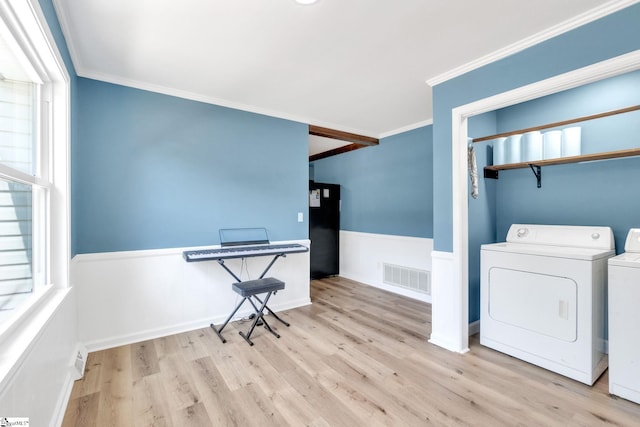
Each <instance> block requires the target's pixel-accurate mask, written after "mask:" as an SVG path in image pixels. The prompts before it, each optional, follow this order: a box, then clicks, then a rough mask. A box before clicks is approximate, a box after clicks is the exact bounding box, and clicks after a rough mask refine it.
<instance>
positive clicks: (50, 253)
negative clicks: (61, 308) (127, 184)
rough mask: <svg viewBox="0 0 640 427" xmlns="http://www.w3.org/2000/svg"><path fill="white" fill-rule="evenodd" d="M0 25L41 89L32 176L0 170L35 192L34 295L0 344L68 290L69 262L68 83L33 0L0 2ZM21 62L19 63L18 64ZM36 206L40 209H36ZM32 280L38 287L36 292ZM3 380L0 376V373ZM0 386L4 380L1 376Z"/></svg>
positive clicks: (0, 335) (0, 330)
mask: <svg viewBox="0 0 640 427" xmlns="http://www.w3.org/2000/svg"><path fill="white" fill-rule="evenodd" d="M0 19H1V20H2V23H3V25H4V27H6V30H8V33H9V34H10V35H11V37H13V39H14V41H15V42H16V43H17V45H18V47H19V48H20V50H21V52H22V54H23V55H24V58H21V59H22V60H24V61H27V62H26V64H29V65H30V66H31V69H27V72H28V73H29V74H30V77H31V79H32V80H34V81H36V82H38V83H41V86H40V90H39V92H40V93H39V96H38V97H37V98H38V102H37V107H36V108H37V111H38V112H37V124H36V125H35V126H36V131H37V134H38V135H37V138H38V149H37V156H36V157H35V158H34V161H35V163H36V164H35V165H34V172H35V174H34V175H29V174H27V173H24V172H20V171H17V170H15V169H13V168H10V167H8V166H6V165H3V164H0V177H1V178H3V179H8V180H11V181H15V182H21V183H24V184H28V185H30V186H31V187H32V190H33V193H32V194H33V199H34V200H33V203H34V207H33V222H32V227H33V237H32V239H33V241H32V247H33V259H32V276H33V280H34V291H33V294H32V296H31V298H29V300H28V302H26V303H25V304H23V305H22V306H20V307H18V308H17V309H16V310H15V313H14V315H13V316H12V317H11V319H9V320H8V321H7V322H4V323H3V324H1V325H0V342H2V341H4V340H5V339H9V337H11V336H12V335H14V334H15V333H22V332H23V331H22V329H24V328H28V325H29V323H30V321H32V320H33V319H35V318H36V317H37V316H38V314H39V312H40V311H41V308H42V307H43V305H44V303H45V301H46V300H49V299H51V298H53V294H54V293H55V291H56V290H64V289H67V288H69V287H70V285H69V261H70V201H69V194H70V191H69V188H70V184H69V182H70V179H69V176H70V162H69V157H70V155H69V137H70V86H71V85H70V77H69V74H68V72H67V70H66V67H65V65H64V61H63V59H62V56H61V55H60V52H59V51H58V49H57V46H56V43H55V39H54V37H53V35H52V34H51V31H50V30H49V27H48V23H47V20H46V18H45V16H44V14H43V12H42V10H41V9H40V5H39V3H38V1H37V0H0ZM21 62H22V61H21ZM36 204H38V205H39V206H37V207H36V206H35V205H36ZM36 280H37V281H38V282H39V285H38V286H36V285H35V283H36ZM0 374H1V372H0ZM0 380H2V375H0Z"/></svg>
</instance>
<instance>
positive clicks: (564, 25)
mask: <svg viewBox="0 0 640 427" xmlns="http://www.w3.org/2000/svg"><path fill="white" fill-rule="evenodd" d="M639 1H640V0H613V1H610V2H607V3H605V4H603V5H601V6H598V7H596V8H593V9H591V10H589V11H587V12H585V13H583V14H581V15H577V16H575V17H573V18H570V19H568V20H566V21H564V22H561V23H560V24H558V25H555V26H553V27H551V28H548V29H546V30H544V31H541V32H539V33H537V34H534V35H533V36H530V37H527V38H525V39H523V40H520V41H518V42H516V43H513V44H511V45H509V46H506V47H504V48H502V49H498V50H496V51H494V52H492V53H490V54H488V55H485V56H483V57H480V58H478V59H476V60H474V61H471V62H468V63H466V64H464V65H462V66H460V67H456V68H454V69H452V70H449V71H447V72H445V73H443V74H440V75H438V76H435V77H432V78H430V79H428V80H427V81H426V83H427V84H428V85H429V86H430V87H433V86H436V85H439V84H441V83H444V82H446V81H447V80H451V79H453V78H455V77H458V76H461V75H463V74H466V73H468V72H470V71H473V70H475V69H478V68H480V67H483V66H485V65H487V64H490V63H492V62H495V61H498V60H501V59H503V58H506V57H507V56H510V55H513V54H515V53H518V52H521V51H523V50H525V49H528V48H530V47H532V46H535V45H537V44H539V43H542V42H544V41H546V40H549V39H552V38H554V37H556V36H559V35H560V34H563V33H566V32H568V31H571V30H573V29H575V28H578V27H580V26H582V25H585V24H588V23H589V22H593V21H596V20H598V19H600V18H603V17H605V16H607V15H610V14H612V13H614V12H617V11H619V10H622V9H624V8H626V7H629V6H631V5H633V4H635V3H638V2H639Z"/></svg>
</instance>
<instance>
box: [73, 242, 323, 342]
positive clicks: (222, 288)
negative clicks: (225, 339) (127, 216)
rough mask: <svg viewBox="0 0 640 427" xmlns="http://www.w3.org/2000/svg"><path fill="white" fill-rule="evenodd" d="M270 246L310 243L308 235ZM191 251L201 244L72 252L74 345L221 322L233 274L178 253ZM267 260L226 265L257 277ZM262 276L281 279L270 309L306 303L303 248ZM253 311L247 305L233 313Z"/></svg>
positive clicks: (231, 302) (229, 304)
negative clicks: (76, 338) (75, 316)
mask: <svg viewBox="0 0 640 427" xmlns="http://www.w3.org/2000/svg"><path fill="white" fill-rule="evenodd" d="M274 243H300V244H302V245H305V246H307V247H308V246H309V241H308V240H304V241H295V242H274ZM194 249H202V248H176V249H160V250H148V251H131V252H115V253H103V254H82V255H76V256H75V257H74V258H73V260H72V264H71V274H72V276H71V277H72V283H73V285H74V287H75V289H76V291H77V298H78V329H79V339H80V342H81V343H83V344H84V345H85V346H86V347H87V349H88V350H89V351H95V350H100V349H104V348H110V347H115V346H118V345H123V344H128V343H132V342H139V341H143V340H147V339H151V338H156V337H160V336H166V335H170V334H174V333H179V332H184V331H188V330H193V329H197V328H202V327H206V326H208V325H209V324H210V323H212V322H213V323H215V324H220V323H222V322H224V320H225V319H226V318H227V316H228V315H229V314H230V313H231V311H232V310H233V308H234V307H235V306H236V304H237V302H239V301H240V299H241V298H240V297H239V295H238V294H237V293H235V292H233V290H232V289H231V284H232V283H233V282H234V279H233V278H232V277H231V276H230V275H229V274H228V273H227V272H226V271H225V270H224V269H223V268H222V267H221V266H220V265H219V264H218V263H217V262H216V261H207V262H190V263H187V262H185V261H184V259H183V258H182V252H183V251H184V250H194ZM271 259H272V257H254V258H247V259H246V266H243V265H242V262H241V260H239V259H233V260H227V261H225V264H226V265H227V266H228V267H229V268H230V269H231V270H232V271H233V272H234V273H236V274H237V275H239V276H240V277H241V279H242V280H247V279H256V278H258V277H259V276H260V274H261V273H262V271H263V270H264V268H265V267H266V266H267V265H268V264H269V262H270V261H271ZM241 270H242V275H240V271H241ZM267 276H268V277H276V278H278V279H280V280H282V281H284V282H285V284H286V287H285V289H284V290H283V291H280V292H278V293H277V294H276V295H274V296H273V297H272V298H271V300H270V302H269V306H270V307H271V308H272V309H273V310H274V311H280V310H285V309H290V308H294V307H300V306H303V305H307V304H310V302H311V301H310V297H309V252H306V253H297V254H289V255H287V256H286V257H284V258H280V259H278V260H277V261H276V263H275V264H274V265H273V267H272V268H271V270H269V272H268V273H267ZM252 312H253V309H252V308H251V306H250V305H249V304H245V305H244V306H243V307H242V309H241V310H240V311H239V312H238V313H237V314H236V317H244V316H247V315H248V314H250V313H252Z"/></svg>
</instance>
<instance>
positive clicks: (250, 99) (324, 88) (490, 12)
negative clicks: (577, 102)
mask: <svg viewBox="0 0 640 427" xmlns="http://www.w3.org/2000/svg"><path fill="white" fill-rule="evenodd" d="M621 3H626V4H628V3H630V1H626V2H625V1H612V2H611V1H605V0H561V1H558V0H535V1H530V0H483V1H477V0H319V1H318V3H317V4H315V5H313V6H301V5H298V4H296V3H295V2H294V0H179V1H177V0H82V1H78V0H54V4H55V6H56V10H57V12H58V15H59V18H60V21H61V25H62V27H63V31H64V33H65V37H66V39H67V43H68V45H69V49H70V51H71V56H72V59H73V62H74V65H75V67H76V71H77V73H78V75H80V76H83V77H89V78H94V79H98V80H104V81H107V82H112V83H119V84H124V85H128V86H132V87H137V88H142V89H148V90H154V91H157V92H161V93H167V94H172V95H177V96H182V97H185V98H190V99H196V100H201V101H205V102H212V103H215V104H219V105H224V106H229V107H233V108H239V109H243V110H248V111H254V112H258V113H264V114H268V115H272V116H276V117H282V118H287V119H292V120H296V121H300V122H304V123H309V124H313V125H317V126H322V127H328V128H333V129H338V130H342V131H346V132H351V133H358V134H362V135H367V136H372V137H377V138H380V137H384V136H387V135H390V134H393V133H397V132H399V131H403V130H408V129H412V128H415V127H418V126H421V125H424V124H427V123H429V122H430V120H431V118H432V109H431V88H430V86H429V85H428V84H427V83H426V81H427V80H429V81H430V82H431V83H433V81H439V80H441V79H442V78H445V76H447V75H453V74H455V73H457V72H459V71H461V70H466V69H470V68H472V67H475V66H478V65H481V64H482V63H486V62H487V61H489V60H490V59H495V58H497V57H499V56H500V55H501V54H504V53H512V52H513V51H515V50H517V49H520V48H522V47H524V46H527V45H529V44H531V43H533V42H536V41H539V40H542V39H544V38H545V37H548V36H550V35H553V34H556V33H558V32H559V31H564V30H566V29H568V28H570V27H571V26H575V25H578V24H580V23H584V22H586V21H588V20H590V19H593V17H594V16H599V15H601V14H602V13H607V12H610V11H611V10H614V9H616V8H619V7H620V4H621ZM447 73H453V74H447Z"/></svg>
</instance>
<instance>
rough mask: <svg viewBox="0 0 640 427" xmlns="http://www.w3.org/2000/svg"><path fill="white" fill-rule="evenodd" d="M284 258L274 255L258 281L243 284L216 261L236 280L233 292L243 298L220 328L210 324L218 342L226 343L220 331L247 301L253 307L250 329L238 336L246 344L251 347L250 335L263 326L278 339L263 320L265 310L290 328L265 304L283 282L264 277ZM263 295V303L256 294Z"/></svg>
mask: <svg viewBox="0 0 640 427" xmlns="http://www.w3.org/2000/svg"><path fill="white" fill-rule="evenodd" d="M286 256H287V255H286V254H284V253H280V254H276V255H275V256H274V257H273V259H272V260H271V262H270V263H269V265H267V267H266V268H265V269H264V271H263V272H262V274H261V275H260V277H259V278H258V279H256V280H247V281H244V282H243V281H242V280H241V279H240V278H239V277H238V276H237V275H236V274H235V273H234V272H233V271H231V270H230V269H229V267H227V265H226V264H225V263H224V259H218V264H220V265H221V266H222V268H224V269H225V270H226V271H227V273H229V274H230V275H231V276H232V277H233V278H234V279H235V280H236V283H234V284H233V290H234V291H235V292H237V293H238V294H240V296H242V297H243V298H242V301H240V303H239V304H238V305H237V306H236V308H235V309H234V310H233V312H232V313H231V314H230V315H229V317H227V320H225V322H224V323H223V324H222V326H220V328H216V326H215V325H214V324H213V323H212V324H211V329H213V331H214V332H215V333H216V335H218V338H220V340H221V341H222V342H223V343H226V342H227V340H226V339H225V338H224V337H223V336H222V330H223V329H224V328H225V327H226V326H227V324H228V323H229V322H230V321H231V319H232V318H233V316H235V314H236V313H237V312H238V310H239V309H240V307H241V306H242V305H243V304H244V302H245V301H247V300H248V301H249V303H251V305H252V306H253V310H254V313H253V314H252V315H251V316H253V322H252V323H251V327H250V328H249V331H248V332H247V333H246V334H245V333H243V332H240V335H241V336H242V338H244V339H245V341H247V343H249V345H253V342H252V341H251V339H250V338H251V334H252V333H253V330H254V329H255V327H256V326H259V325H264V327H265V329H267V330H268V331H269V332H271V333H272V334H273V335H275V336H276V338H280V335H278V333H276V332H275V331H274V330H273V329H271V326H270V325H269V324H268V323H267V321H266V320H265V319H264V311H265V310H266V311H267V312H268V314H270V315H272V316H273V317H274V318H275V319H276V320H278V321H280V322H281V323H282V324H284V325H285V326H287V327H289V326H290V325H289V323H287V322H285V321H284V320H282V319H281V318H280V317H279V316H278V315H277V314H275V313H274V312H273V311H272V310H271V309H270V308H269V306H268V305H267V303H268V302H269V298H271V295H272V294H275V293H276V292H277V291H279V290H281V289H284V282H281V281H279V280H277V279H274V278H272V277H267V278H264V276H265V275H266V274H267V272H268V271H269V270H270V269H271V267H272V266H273V264H274V263H275V262H276V260H277V259H278V258H280V257H283V258H284V257H286ZM263 293H266V294H267V295H266V297H264V301H263V300H262V299H261V298H260V297H258V294H263ZM254 300H255V302H254Z"/></svg>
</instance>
